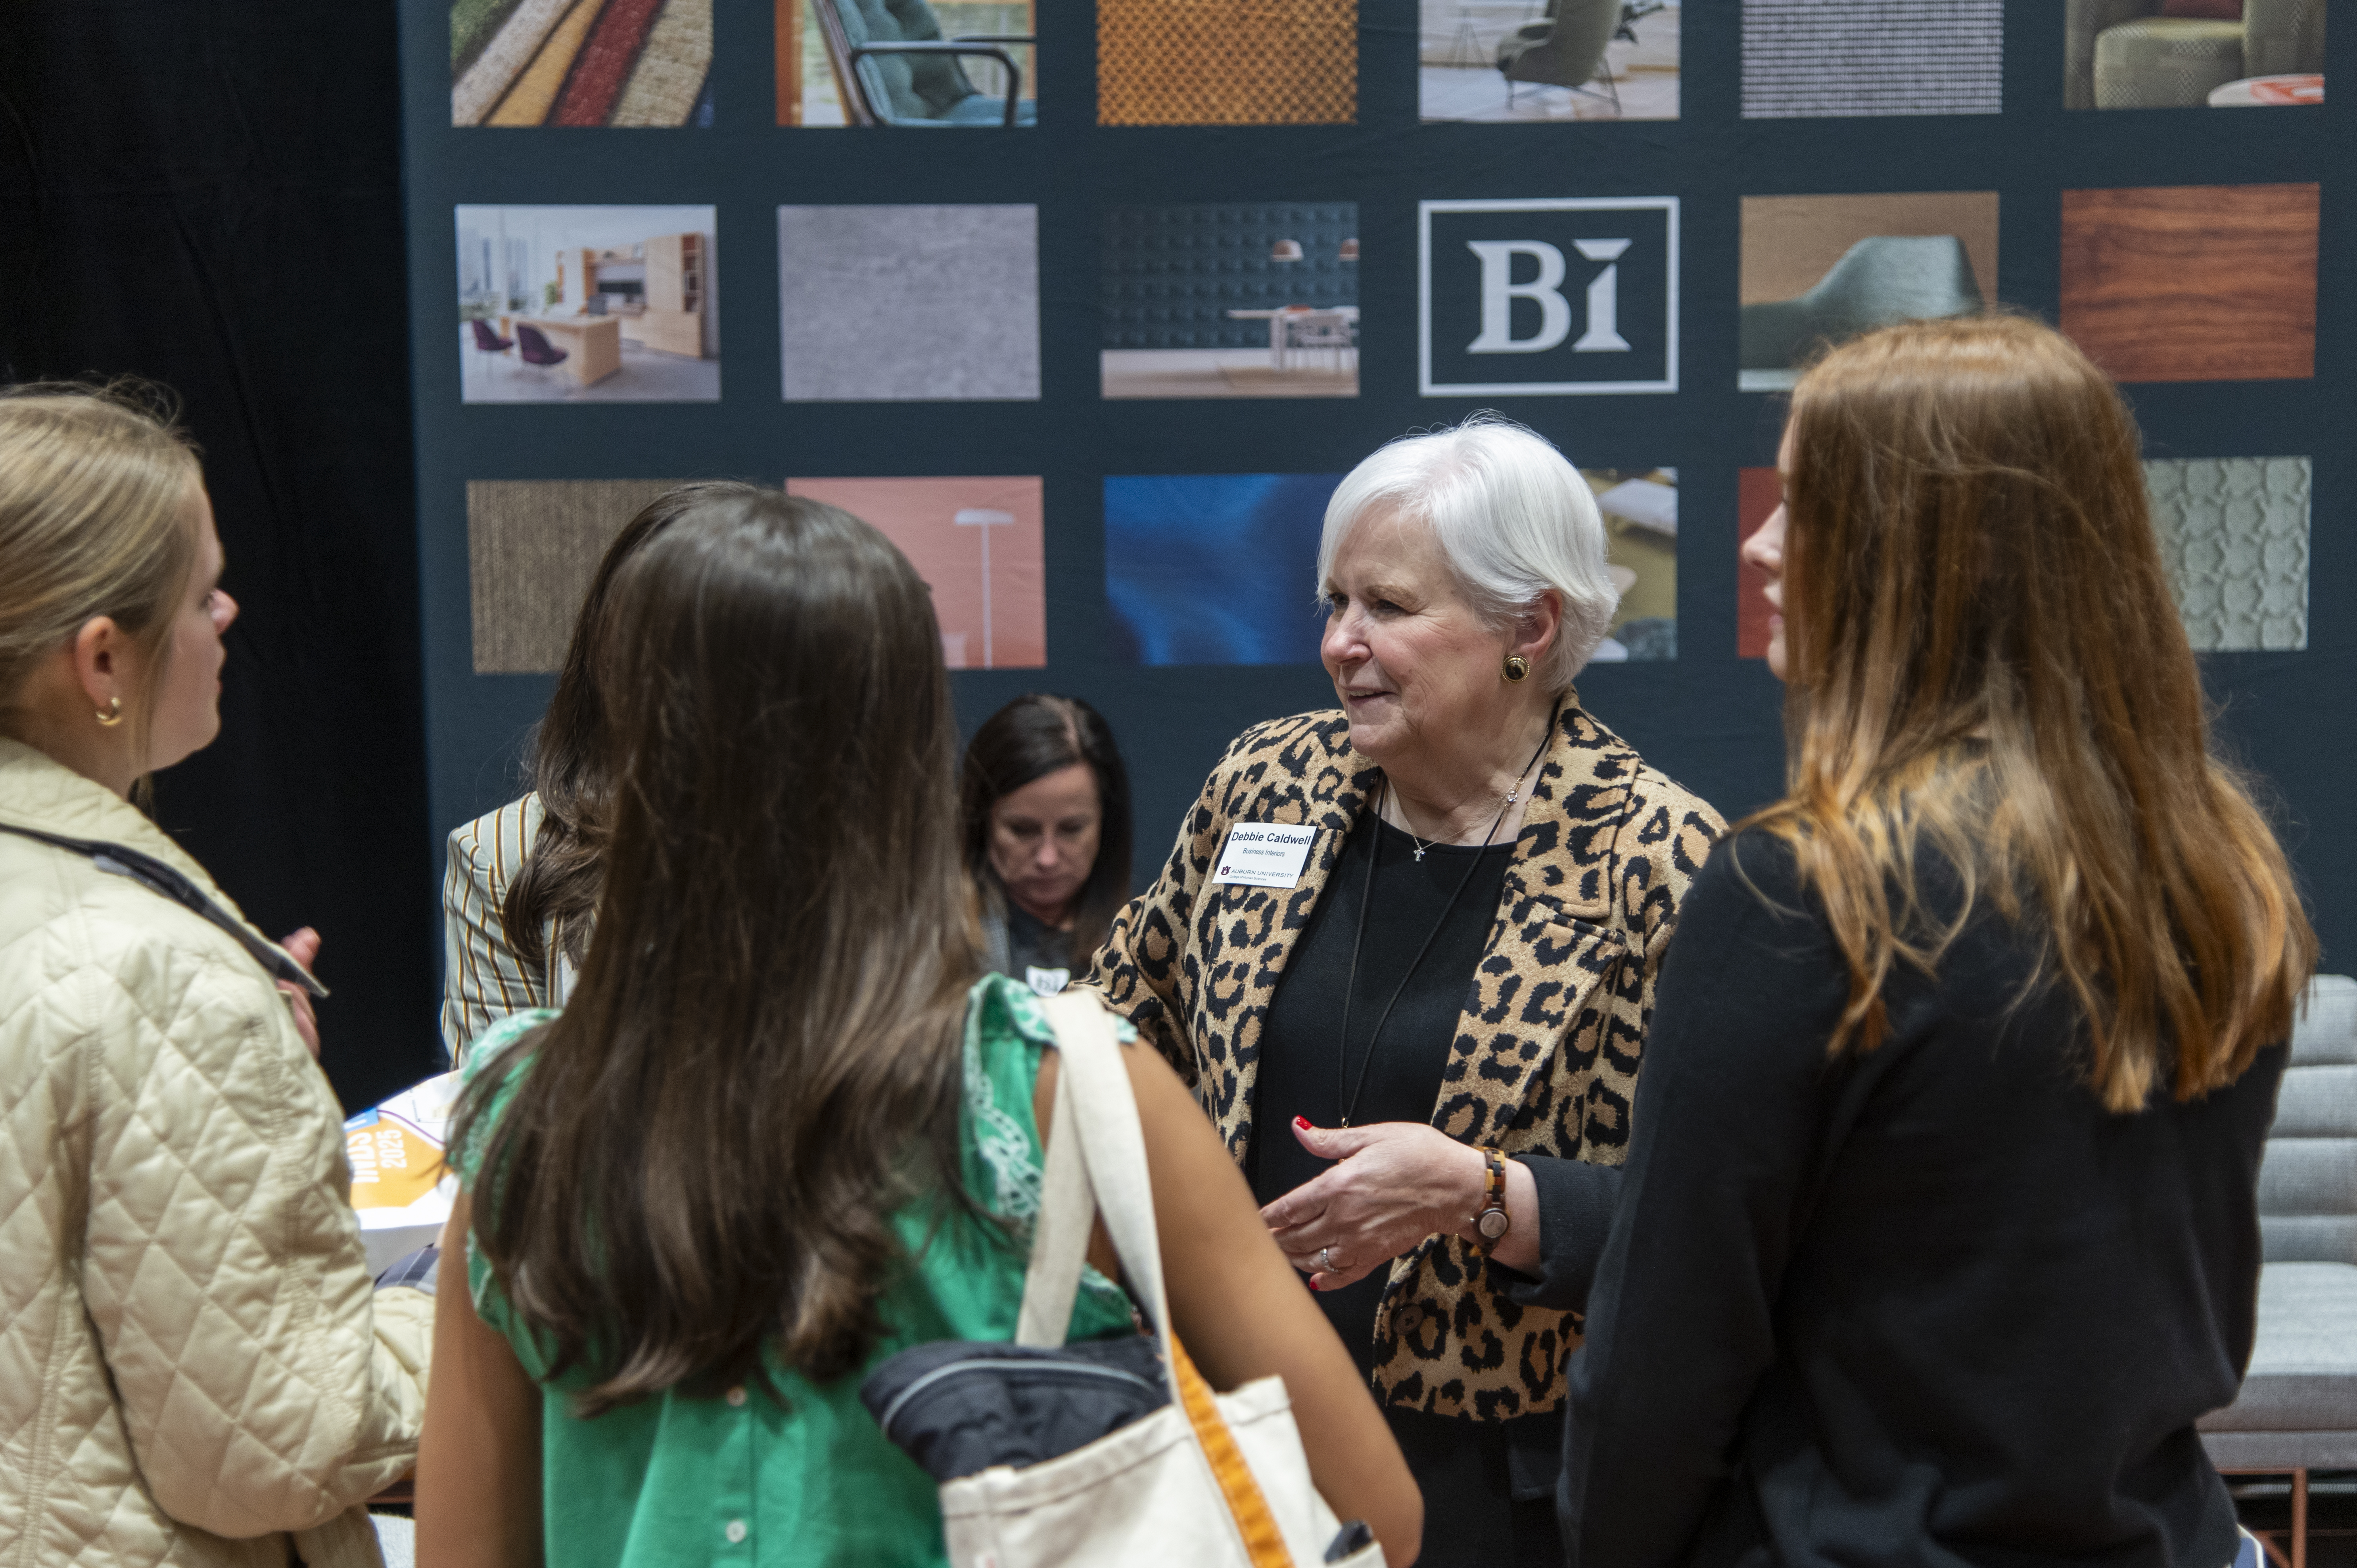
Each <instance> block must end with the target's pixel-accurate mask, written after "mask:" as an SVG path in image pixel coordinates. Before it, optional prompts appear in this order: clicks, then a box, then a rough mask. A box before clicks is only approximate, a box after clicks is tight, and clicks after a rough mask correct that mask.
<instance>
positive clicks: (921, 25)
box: [805, 0, 1038, 127]
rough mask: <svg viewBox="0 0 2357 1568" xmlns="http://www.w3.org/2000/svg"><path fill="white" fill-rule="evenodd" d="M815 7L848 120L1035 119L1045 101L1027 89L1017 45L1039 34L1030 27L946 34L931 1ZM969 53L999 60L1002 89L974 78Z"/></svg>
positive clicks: (831, 1) (955, 122) (839, 1)
mask: <svg viewBox="0 0 2357 1568" xmlns="http://www.w3.org/2000/svg"><path fill="white" fill-rule="evenodd" d="M805 3H806V4H808V5H812V6H813V7H814V8H815V14H816V18H817V21H818V31H819V37H820V38H822V39H823V42H824V44H825V47H826V54H827V61H828V64H829V65H830V66H832V67H833V69H834V77H835V81H836V82H837V83H838V84H839V85H840V88H841V90H842V97H843V108H844V114H845V120H846V122H847V123H848V124H854V125H917V126H935V127H942V126H969V125H999V126H1016V125H1029V124H1034V123H1035V120H1036V117H1037V113H1038V105H1037V104H1036V103H1034V102H1031V101H1029V100H1028V99H1026V98H1024V96H1023V68H1022V66H1021V65H1020V63H1018V62H1017V59H1016V58H1015V56H1014V54H1013V53H1012V52H1011V48H1012V47H1017V46H1028V45H1031V44H1033V43H1035V42H1036V41H1037V40H1036V39H1035V38H1032V37H1031V36H1029V35H1028V34H1016V33H962V34H959V35H958V36H956V37H954V38H947V37H944V36H943V35H942V24H941V20H940V18H939V17H938V16H935V15H934V14H933V8H932V6H931V5H929V4H927V0H805ZM963 59H988V60H991V61H994V62H996V65H997V66H998V68H999V70H1001V71H1002V72H1003V73H1004V75H1005V79H1006V80H1005V88H1004V91H1001V92H996V93H990V92H984V91H981V90H980V89H979V88H977V87H975V86H974V81H973V80H972V79H971V78H969V77H968V76H967V75H966V73H965V70H964V68H963V66H962V65H961V64H960V61H961V60H963Z"/></svg>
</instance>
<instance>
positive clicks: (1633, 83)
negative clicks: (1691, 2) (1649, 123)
mask: <svg viewBox="0 0 2357 1568" xmlns="http://www.w3.org/2000/svg"><path fill="white" fill-rule="evenodd" d="M1420 9H1421V16H1422V22H1421V43H1420V44H1419V46H1418V49H1419V63H1420V67H1421V69H1420V71H1419V78H1420V86H1419V88H1418V101H1419V113H1420V114H1421V116H1422V117H1423V118H1424V119H1426V120H1516V121H1521V120H1624V119H1625V120H1674V119H1676V118H1677V117H1678V51H1679V43H1678V38H1679V31H1680V26H1681V24H1680V16H1679V14H1680V11H1681V9H1682V7H1681V6H1680V5H1678V4H1676V3H1675V0H1422V4H1421V7H1420ZM1491 71H1495V72H1496V73H1497V74H1496V75H1494V76H1493V75H1491ZM1501 87H1502V88H1503V89H1504V91H1502V92H1501V91H1500V89H1501ZM1549 88H1559V89H1561V90H1562V91H1557V92H1549V91H1546V90H1547V89H1549Z"/></svg>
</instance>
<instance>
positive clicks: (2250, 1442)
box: [2201, 974, 2357, 1563]
mask: <svg viewBox="0 0 2357 1568" xmlns="http://www.w3.org/2000/svg"><path fill="white" fill-rule="evenodd" d="M2259 1243H2260V1248H2261V1251H2262V1255H2263V1257H2264V1258H2265V1260H2266V1261H2265V1262H2264V1263H2263V1264H2262V1265H2261V1266H2260V1269H2259V1303H2258V1305H2259V1319H2258V1335H2257V1339H2256V1342H2255V1344H2254V1345H2253V1346H2252V1348H2251V1365H2250V1368H2249V1369H2248V1370H2247V1371H2245V1372H2244V1375H2243V1388H2242V1391H2241V1393H2240V1394H2238V1395H2237V1396H2236V1397H2235V1400H2234V1402H2233V1404H2231V1405H2229V1406H2227V1407H2226V1408H2225V1409H2224V1410H2221V1411H2212V1412H2211V1413H2210V1414H2208V1415H2206V1416H2204V1417H2202V1418H2201V1444H2202V1446H2203V1447H2205V1448H2207V1449H2208V1450H2209V1451H2210V1460H2211V1463H2212V1464H2214V1465H2216V1466H2218V1468H2220V1469H2221V1470H2245V1471H2256V1472H2260V1473H2262V1474H2273V1475H2284V1474H2288V1475H2290V1476H2291V1477H2292V1520H2291V1522H2292V1550H2291V1560H2292V1561H2293V1562H2294V1563H2298V1562H2300V1561H2302V1560H2303V1559H2304V1558H2306V1556H2307V1551H2306V1548H2307V1544H2308V1542H2307V1539H2306V1537H2307V1533H2308V1507H2307V1501H2308V1472H2309V1471H2310V1470H2350V1469H2357V980H2352V979H2350V978H2349V977H2348V976H2347V975H2345V974H2319V975H2318V976H2317V977H2316V979H2315V980H2314V981H2313V982H2311V983H2310V984H2309V992H2308V1001H2307V1005H2306V1007H2305V1008H2304V1009H2303V1010H2302V1012H2301V1015H2300V1017H2299V1019H2298V1022H2297V1023H2295V1024H2294V1025H2293V1026H2292V1032H2291V1065H2290V1066H2289V1067H2287V1068H2286V1069H2284V1078H2283V1087H2282V1089H2281V1090H2278V1091H2277V1092H2276V1120H2275V1125H2274V1126H2273V1127H2272V1128H2271V1129H2269V1130H2268V1133H2267V1149H2266V1155H2265V1156H2264V1157H2263V1158H2262V1159H2261V1161H2260V1163H2259Z"/></svg>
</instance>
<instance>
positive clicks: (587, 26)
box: [450, 0, 713, 128]
mask: <svg viewBox="0 0 2357 1568" xmlns="http://www.w3.org/2000/svg"><path fill="white" fill-rule="evenodd" d="M712 4H713V0H452V4H451V6H450V124H453V125H492V126H509V127H520V126H529V125H564V126H570V127H576V128H577V127H584V126H597V125H612V126H631V127H660V126H681V125H692V126H696V127H698V128H709V127H710V125H711V124H712Z"/></svg>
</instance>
